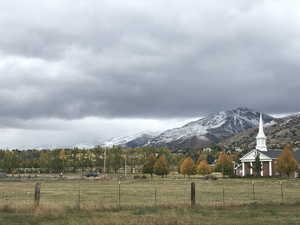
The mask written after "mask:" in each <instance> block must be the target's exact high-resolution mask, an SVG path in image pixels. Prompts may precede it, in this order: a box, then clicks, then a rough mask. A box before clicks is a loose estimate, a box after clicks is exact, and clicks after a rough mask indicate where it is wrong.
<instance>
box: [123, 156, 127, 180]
mask: <svg viewBox="0 0 300 225" xmlns="http://www.w3.org/2000/svg"><path fill="white" fill-rule="evenodd" d="M124 166H125V168H124V171H125V177H126V175H127V170H126V167H127V155H126V154H125V165H124Z"/></svg>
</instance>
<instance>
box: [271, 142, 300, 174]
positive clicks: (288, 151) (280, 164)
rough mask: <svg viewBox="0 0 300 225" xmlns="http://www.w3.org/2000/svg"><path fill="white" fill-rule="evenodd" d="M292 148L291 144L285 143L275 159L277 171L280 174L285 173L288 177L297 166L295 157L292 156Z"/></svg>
mask: <svg viewBox="0 0 300 225" xmlns="http://www.w3.org/2000/svg"><path fill="white" fill-rule="evenodd" d="M292 149H293V147H292V145H290V144H288V145H286V146H285V147H284V149H283V151H282V153H281V155H280V156H279V157H278V159H277V166H276V169H277V171H278V172H279V173H280V174H286V175H287V176H288V177H290V175H291V174H292V173H293V172H295V171H296V170H297V169H298V167H299V165H298V163H297V161H296V159H295V158H294V155H293V151H292Z"/></svg>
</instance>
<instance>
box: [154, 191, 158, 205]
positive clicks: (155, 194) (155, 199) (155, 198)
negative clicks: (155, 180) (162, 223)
mask: <svg viewBox="0 0 300 225" xmlns="http://www.w3.org/2000/svg"><path fill="white" fill-rule="evenodd" d="M156 201H157V189H156V187H155V190H154V204H155V206H156V205H157V203H156Z"/></svg>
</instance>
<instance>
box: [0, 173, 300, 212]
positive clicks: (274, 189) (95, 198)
mask: <svg viewBox="0 0 300 225" xmlns="http://www.w3.org/2000/svg"><path fill="white" fill-rule="evenodd" d="M37 182H39V183H41V200H40V206H41V207H46V208H53V209H55V208H66V207H68V208H80V209H84V208H85V209H102V208H106V209H107V208H122V207H124V208H126V207H153V206H181V207H188V206H190V195H191V193H190V189H191V182H195V184H196V204H197V205H199V206H203V207H206V206H207V207H211V206H237V205H248V204H253V203H259V204H269V203H287V204H295V203H298V202H300V180H299V179H275V178H270V179H266V178H261V179H253V180H252V179H246V178H245V179H229V178H227V179H218V180H204V179H200V178H193V179H188V178H186V179H184V178H183V177H182V176H180V177H169V178H164V179H163V178H160V177H154V178H153V179H150V178H149V177H148V178H147V179H132V178H127V179H124V178H123V179H118V178H117V177H111V178H106V179H94V178H89V179H87V178H85V179H76V178H73V179H70V178H69V179H68V178H64V179H59V178H56V179H42V178H39V179H12V178H9V179H2V180H0V207H6V206H9V207H11V208H14V209H15V211H18V210H20V211H21V210H22V209H23V208H31V207H32V206H33V199H34V186H35V184H36V183H37Z"/></svg>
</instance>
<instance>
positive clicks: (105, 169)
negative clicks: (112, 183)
mask: <svg viewBox="0 0 300 225" xmlns="http://www.w3.org/2000/svg"><path fill="white" fill-rule="evenodd" d="M103 166H104V168H103V170H104V171H103V172H104V174H106V148H105V149H104V165H103Z"/></svg>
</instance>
